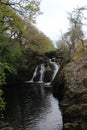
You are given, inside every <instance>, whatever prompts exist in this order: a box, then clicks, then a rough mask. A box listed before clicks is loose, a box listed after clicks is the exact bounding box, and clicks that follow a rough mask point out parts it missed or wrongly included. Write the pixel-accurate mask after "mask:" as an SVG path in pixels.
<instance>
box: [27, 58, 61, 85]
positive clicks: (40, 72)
mask: <svg viewBox="0 0 87 130" xmlns="http://www.w3.org/2000/svg"><path fill="white" fill-rule="evenodd" d="M48 63H49V64H48V65H47V66H46V65H45V63H44V64H41V65H39V66H37V67H36V68H35V71H34V73H33V76H32V78H31V80H30V81H26V83H32V82H37V83H45V85H46V86H49V85H51V82H52V81H53V80H54V78H55V76H56V74H57V72H58V69H59V65H58V64H57V63H56V62H54V61H52V60H51V59H49V62H48ZM50 71H51V76H52V78H51V77H50V75H49V76H48V77H47V78H50V81H48V82H46V81H44V77H45V76H46V73H47V72H50ZM37 77H38V78H37ZM35 78H36V79H37V80H34V79H35Z"/></svg>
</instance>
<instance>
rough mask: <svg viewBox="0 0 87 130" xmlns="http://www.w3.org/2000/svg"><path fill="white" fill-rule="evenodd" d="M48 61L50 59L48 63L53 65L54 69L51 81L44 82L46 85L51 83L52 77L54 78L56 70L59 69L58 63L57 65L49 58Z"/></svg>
mask: <svg viewBox="0 0 87 130" xmlns="http://www.w3.org/2000/svg"><path fill="white" fill-rule="evenodd" d="M49 61H50V64H52V65H53V67H54V71H53V75H52V79H51V81H50V82H47V83H45V85H46V86H49V85H51V82H52V81H53V80H54V78H55V76H56V74H57V72H58V70H59V65H58V64H57V63H56V62H53V61H52V60H51V59H49Z"/></svg>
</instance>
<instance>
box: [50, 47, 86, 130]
mask: <svg viewBox="0 0 87 130" xmlns="http://www.w3.org/2000/svg"><path fill="white" fill-rule="evenodd" d="M52 84H53V94H54V96H55V97H56V98H58V99H59V100H60V107H61V110H62V114H63V124H64V125H63V130H77V129H79V130H87V49H86V48H85V49H82V48H81V49H79V50H78V51H76V52H75V54H74V55H73V57H72V58H71V59H70V61H68V62H66V63H63V62H62V64H61V67H60V69H59V72H58V74H57V76H56V78H55V80H54V82H53V83H52Z"/></svg>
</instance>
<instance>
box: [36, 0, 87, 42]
mask: <svg viewBox="0 0 87 130" xmlns="http://www.w3.org/2000/svg"><path fill="white" fill-rule="evenodd" d="M86 5H87V0H42V2H41V5H40V8H41V11H42V12H43V14H42V15H40V16H38V17H37V20H36V27H37V28H38V29H39V30H40V31H42V32H43V33H44V34H45V35H46V36H48V37H49V38H50V39H51V40H52V41H57V40H58V39H59V37H60V34H61V32H62V33H64V32H66V31H67V30H68V27H69V21H68V18H67V17H68V14H67V13H68V12H72V10H73V9H74V8H76V7H82V6H86Z"/></svg>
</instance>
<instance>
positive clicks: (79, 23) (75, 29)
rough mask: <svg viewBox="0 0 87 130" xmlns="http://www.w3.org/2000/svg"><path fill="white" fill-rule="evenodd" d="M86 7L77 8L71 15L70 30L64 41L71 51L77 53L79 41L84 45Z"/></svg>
mask: <svg viewBox="0 0 87 130" xmlns="http://www.w3.org/2000/svg"><path fill="white" fill-rule="evenodd" d="M85 10H86V7H81V8H76V9H74V10H73V11H72V12H71V13H68V14H69V17H68V19H69V22H70V28H69V30H68V32H66V33H65V34H64V36H63V39H64V41H65V42H66V43H67V44H68V45H69V48H70V49H73V50H74V51H75V43H76V42H78V41H79V40H80V41H81V43H82V45H83V46H84V44H83V38H84V33H83V30H82V27H83V25H84V23H83V20H84V19H85V17H84V13H83V11H85Z"/></svg>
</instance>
